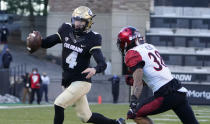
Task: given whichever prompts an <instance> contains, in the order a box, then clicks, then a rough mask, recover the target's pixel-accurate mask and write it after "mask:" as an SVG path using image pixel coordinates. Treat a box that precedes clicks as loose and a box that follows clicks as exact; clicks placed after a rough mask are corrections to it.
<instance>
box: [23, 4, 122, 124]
mask: <svg viewBox="0 0 210 124" xmlns="http://www.w3.org/2000/svg"><path fill="white" fill-rule="evenodd" d="M94 16H95V15H93V13H92V12H91V10H90V9H89V8H88V7H85V6H80V7H78V8H76V9H75V10H74V12H73V14H72V18H71V24H70V23H64V24H62V26H61V27H60V28H59V29H58V32H57V33H56V34H53V35H50V36H48V37H46V38H44V39H42V37H41V35H40V33H39V32H38V31H34V32H33V33H31V34H29V36H28V38H27V44H28V50H29V52H31V53H33V52H34V51H36V50H37V49H38V48H39V47H42V48H50V47H52V46H54V45H55V44H57V43H62V67H63V79H62V86H64V87H65V88H66V89H65V90H64V91H63V92H62V93H61V94H60V95H59V96H58V97H57V98H56V100H55V102H54V108H55V116H54V124H62V123H63V120H64V109H65V108H66V107H68V106H72V105H73V106H74V108H75V110H76V113H77V116H78V117H79V118H80V119H81V121H82V122H85V123H95V124H124V123H125V121H124V119H122V118H120V119H118V120H113V119H109V118H106V117H104V116H103V115H101V114H99V113H92V112H91V111H90V108H89V105H88V101H87V98H86V94H87V93H88V92H89V91H90V89H91V79H90V78H91V77H92V76H93V75H94V74H95V73H100V72H102V71H104V70H105V68H106V63H105V61H104V57H103V54H102V52H101V41H102V38H101V35H100V34H98V33H96V32H93V31H91V30H90V28H91V25H92V24H93V21H92V19H93V17H94ZM91 56H93V58H94V59H95V61H96V63H97V66H96V67H93V68H92V67H89V64H90V58H91Z"/></svg>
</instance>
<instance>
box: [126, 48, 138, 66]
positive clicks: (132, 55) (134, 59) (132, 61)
mask: <svg viewBox="0 0 210 124" xmlns="http://www.w3.org/2000/svg"><path fill="white" fill-rule="evenodd" d="M141 61H142V57H141V55H140V53H139V52H137V51H135V50H129V51H128V52H127V53H126V55H125V64H126V65H127V66H128V67H133V66H136V65H137V64H138V63H139V62H141Z"/></svg>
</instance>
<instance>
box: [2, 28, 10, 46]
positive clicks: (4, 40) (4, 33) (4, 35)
mask: <svg viewBox="0 0 210 124" xmlns="http://www.w3.org/2000/svg"><path fill="white" fill-rule="evenodd" d="M8 35H9V30H8V29H7V27H6V26H5V25H3V26H2V28H1V43H4V44H7V37H8Z"/></svg>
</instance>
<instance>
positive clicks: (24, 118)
mask: <svg viewBox="0 0 210 124" xmlns="http://www.w3.org/2000/svg"><path fill="white" fill-rule="evenodd" d="M21 106H22V105H21V104H19V105H18V106H14V105H9V107H8V109H7V108H4V109H1V108H2V107H7V106H5V105H0V124H52V123H53V115H54V111H53V107H49V106H48V107H47V106H42V107H36V106H34V107H32V108H22V107H21ZM14 107H20V108H14ZM90 107H91V110H92V111H93V112H99V113H102V114H104V115H106V116H107V117H110V118H118V117H124V118H125V117H126V112H127V110H128V105H127V104H118V105H116V104H115V105H113V104H101V105H90ZM193 110H194V111H195V114H196V117H197V119H198V120H199V122H200V124H210V106H193ZM150 117H151V118H152V119H153V121H154V122H155V124H181V123H180V121H179V119H178V118H177V117H176V116H175V114H174V113H173V112H172V111H169V112H165V113H163V114H159V115H155V116H150ZM127 123H128V124H134V123H133V121H131V120H129V121H127ZM64 124H82V122H80V120H79V119H78V118H77V117H76V115H75V112H74V109H72V108H71V107H70V108H68V109H66V111H65V121H64Z"/></svg>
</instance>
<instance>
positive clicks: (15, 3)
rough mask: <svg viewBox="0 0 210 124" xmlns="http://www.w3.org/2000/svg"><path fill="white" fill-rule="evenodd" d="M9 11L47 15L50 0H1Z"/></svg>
mask: <svg viewBox="0 0 210 124" xmlns="http://www.w3.org/2000/svg"><path fill="white" fill-rule="evenodd" d="M1 1H3V2H5V3H6V6H7V9H6V11H7V13H10V14H17V15H21V16H46V15H47V6H48V0H1Z"/></svg>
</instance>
